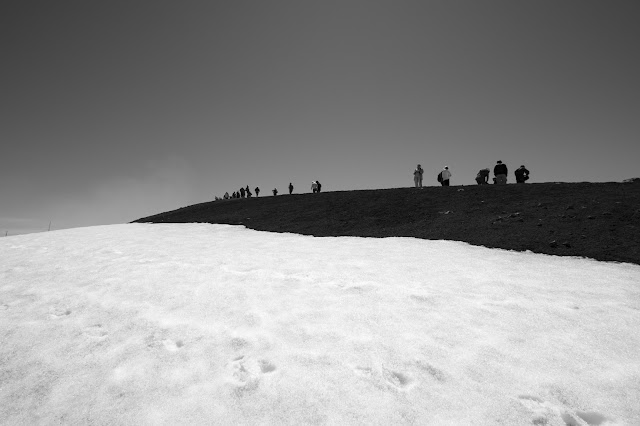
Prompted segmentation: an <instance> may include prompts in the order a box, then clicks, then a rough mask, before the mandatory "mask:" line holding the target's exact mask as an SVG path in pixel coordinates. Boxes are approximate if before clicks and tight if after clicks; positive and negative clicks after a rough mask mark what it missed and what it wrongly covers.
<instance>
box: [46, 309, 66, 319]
mask: <svg viewBox="0 0 640 426" xmlns="http://www.w3.org/2000/svg"><path fill="white" fill-rule="evenodd" d="M69 315H71V309H67V308H60V307H55V308H50V309H49V316H50V317H51V318H52V319H57V318H64V317H66V316H69Z"/></svg>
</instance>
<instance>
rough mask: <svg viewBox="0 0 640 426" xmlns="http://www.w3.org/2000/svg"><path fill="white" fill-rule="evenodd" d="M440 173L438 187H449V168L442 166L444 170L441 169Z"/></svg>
mask: <svg viewBox="0 0 640 426" xmlns="http://www.w3.org/2000/svg"><path fill="white" fill-rule="evenodd" d="M440 173H442V182H440V185H442V186H449V179H451V172H450V171H449V166H444V169H442V171H441V172H440Z"/></svg>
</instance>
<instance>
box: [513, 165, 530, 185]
mask: <svg viewBox="0 0 640 426" xmlns="http://www.w3.org/2000/svg"><path fill="white" fill-rule="evenodd" d="M515 175H516V182H517V183H525V182H526V181H528V180H529V170H527V168H526V167H525V166H524V164H523V165H522V166H520V167H518V168H517V169H516V171H515Z"/></svg>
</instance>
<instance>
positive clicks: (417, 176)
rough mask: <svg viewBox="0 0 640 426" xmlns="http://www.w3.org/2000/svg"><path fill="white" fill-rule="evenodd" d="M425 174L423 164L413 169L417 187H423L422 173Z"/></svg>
mask: <svg viewBox="0 0 640 426" xmlns="http://www.w3.org/2000/svg"><path fill="white" fill-rule="evenodd" d="M423 174H424V170H423V169H422V166H421V165H420V164H418V166H417V167H416V169H415V170H414V171H413V183H414V184H415V185H416V188H422V175H423Z"/></svg>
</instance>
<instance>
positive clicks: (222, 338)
mask: <svg viewBox="0 0 640 426" xmlns="http://www.w3.org/2000/svg"><path fill="white" fill-rule="evenodd" d="M639 283H640V267H638V266H637V265H631V264H619V263H606V262H597V261H592V260H588V259H579V258H566V257H564V258H561V257H553V256H546V255H539V254H533V253H517V252H509V251H504V250H494V249H487V248H483V247H474V246H470V245H467V244H464V243H458V242H450V241H424V240H418V239H412V238H385V239H374V238H355V237H337V238H316V237H310V236H300V235H294V234H273V233H266V232H258V231H253V230H248V229H245V228H243V227H239V226H227V225H206V224H127V225H110V226H99V227H90V228H76V229H70V230H63V231H56V232H48V233H40V234H30V235H21V236H15V237H9V238H2V239H0V336H1V340H0V423H2V424H135V425H140V424H149V425H155V424H168V425H173V424H380V425H390V424H433V425H448V424H451V425H493V424H506V425H526V424H537V425H560V426H565V425H587V424H590V425H599V424H602V425H605V424H616V425H622V424H627V425H639V424H640V356H639V350H638V348H640V284H639Z"/></svg>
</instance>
